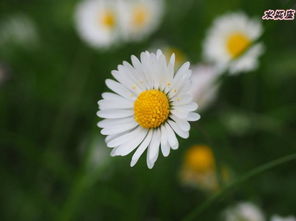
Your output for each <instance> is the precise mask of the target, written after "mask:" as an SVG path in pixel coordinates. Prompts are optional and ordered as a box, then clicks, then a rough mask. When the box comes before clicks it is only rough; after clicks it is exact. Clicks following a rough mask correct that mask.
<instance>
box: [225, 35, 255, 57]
mask: <svg viewBox="0 0 296 221" xmlns="http://www.w3.org/2000/svg"><path fill="white" fill-rule="evenodd" d="M250 44H251V40H250V38H249V37H248V36H246V35H245V34H243V33H240V32H235V33H233V34H231V35H229V37H228V39H227V42H226V47H227V50H228V52H229V54H230V55H231V57H232V58H235V57H238V56H239V55H240V54H241V53H242V52H244V51H245V50H246V49H247V48H248V47H249V46H250Z"/></svg>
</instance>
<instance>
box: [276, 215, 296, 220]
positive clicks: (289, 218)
mask: <svg viewBox="0 0 296 221" xmlns="http://www.w3.org/2000/svg"><path fill="white" fill-rule="evenodd" d="M270 221H296V218H295V217H294V216H287V217H281V216H279V215H273V216H272V217H271V219H270Z"/></svg>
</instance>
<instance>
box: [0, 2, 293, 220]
mask: <svg viewBox="0 0 296 221" xmlns="http://www.w3.org/2000/svg"><path fill="white" fill-rule="evenodd" d="M77 3H78V1H73V0H63V1H49V0H45V1H37V0H27V1H21V0H19V1H17V0H1V2H0V22H1V21H4V20H5V19H6V18H7V17H8V16H12V15H14V14H17V15H19V14H21V15H26V16H29V17H30V18H31V19H32V20H33V22H34V23H35V25H36V27H37V33H38V39H36V41H34V42H33V43H32V45H18V44H15V43H13V42H12V43H9V44H8V43H7V44H5V45H3V44H2V45H1V48H0V63H1V64H2V65H3V67H4V66H5V70H6V71H7V72H8V74H9V76H8V77H7V79H6V80H5V81H4V82H2V83H1V86H0V125H1V127H0V148H1V149H0V165H1V166H0V220H89V221H91V220H181V219H182V218H184V217H185V216H186V215H187V214H188V213H189V212H190V211H192V210H193V209H194V208H196V207H197V206H199V205H201V204H202V203H203V202H204V201H205V200H206V199H207V198H208V197H209V194H208V193H205V192H202V191H200V190H198V189H195V188H188V187H184V186H183V185H182V184H181V182H180V179H179V171H180V168H181V166H182V160H183V156H184V153H185V151H186V149H188V148H189V147H190V146H192V145H195V144H206V145H210V146H211V147H212V149H213V151H214V153H215V157H216V160H217V162H218V163H217V164H218V166H219V165H221V164H227V165H228V167H229V168H230V169H231V171H232V173H233V176H234V177H236V176H237V175H241V174H244V173H246V172H247V171H250V170H251V169H253V168H255V167H257V166H259V165H261V164H263V163H266V162H268V161H271V160H274V159H276V158H279V157H281V156H284V155H288V154H292V153H295V152H296V147H295V144H296V142H295V127H296V124H295V112H296V103H295V102H296V100H295V98H296V97H295V92H296V90H295V83H296V44H295V39H296V25H295V20H294V21H264V22H263V27H264V30H265V31H264V35H263V37H262V39H261V40H262V42H263V43H264V44H265V47H266V52H265V54H264V55H263V56H262V57H261V58H260V66H259V68H258V69H257V70H256V71H253V72H250V73H247V74H242V75H239V76H228V77H225V78H223V83H222V84H221V85H222V87H221V88H220V90H219V93H218V97H217V99H216V101H215V103H214V104H213V105H212V106H211V107H210V108H209V109H207V110H206V111H204V112H202V113H201V114H202V119H201V120H200V121H198V122H197V123H194V125H193V129H192V130H191V136H190V138H189V139H188V140H182V141H180V143H181V146H180V148H179V150H178V151H173V152H171V154H170V156H169V157H168V158H164V157H159V159H158V160H157V163H156V166H155V167H154V168H153V169H152V170H149V169H147V166H146V163H145V160H144V158H145V157H142V159H141V160H140V162H139V163H138V164H137V165H136V166H135V167H134V168H130V166H129V162H130V158H131V156H128V157H118V158H111V157H109V156H107V157H105V158H104V157H103V158H104V159H101V158H100V156H103V155H104V154H106V153H105V152H104V151H102V153H100V152H99V153H98V154H97V155H95V154H94V152H93V151H95V150H94V149H96V148H101V149H104V150H106V151H107V152H108V151H109V149H107V148H106V147H105V144H104V142H103V140H102V139H103V138H102V136H101V135H100V133H99V131H100V130H99V129H98V128H97V127H96V123H97V121H98V120H99V119H98V117H97V116H96V111H97V108H98V107H97V101H98V100H99V99H100V94H101V93H102V92H103V91H106V90H107V88H106V86H105V83H104V81H105V79H106V78H108V77H110V76H111V75H110V72H111V70H113V69H115V68H116V67H117V65H118V64H119V63H121V62H122V61H123V60H128V61H129V58H130V55H132V54H135V55H136V56H139V54H140V52H141V51H143V50H147V49H150V48H152V47H153V46H154V45H155V44H157V43H158V42H164V43H165V44H167V45H170V46H173V47H176V48H179V49H180V50H182V51H183V52H184V53H185V54H186V55H187V58H188V60H189V61H190V62H192V63H197V62H199V61H200V60H201V48H202V40H203V39H204V37H205V34H206V30H207V29H208V28H209V27H210V25H211V24H212V22H213V20H214V19H215V18H216V17H217V16H219V15H222V14H224V13H227V12H232V11H237V10H240V11H243V12H245V13H247V14H248V15H249V16H251V17H258V18H261V16H262V15H263V12H264V10H267V9H282V8H283V9H289V8H293V7H294V9H295V4H296V2H295V1H284V0H283V1H279V0H278V1H271V0H258V1H255V0H252V1H247V0H196V1H194V0H171V1H169V0H167V2H166V3H167V4H166V13H165V16H164V18H163V21H162V23H161V25H160V27H159V29H158V30H157V31H156V32H155V33H153V34H152V35H151V36H150V37H149V38H147V39H145V40H143V41H141V42H138V43H124V44H122V45H120V46H118V47H116V48H111V49H109V50H103V51H100V50H96V49H92V48H90V47H88V46H87V45H86V44H85V43H84V42H83V41H82V40H81V39H80V38H79V37H78V34H77V32H76V29H75V25H74V22H73V13H74V9H75V6H76V4H77ZM97 140H98V141H97ZM107 154H108V153H107ZM95 156H98V158H96V157H95ZM295 171H296V162H295V161H292V162H289V163H287V164H284V165H281V166H280V167H277V168H275V169H273V170H270V171H268V172H266V173H264V174H261V175H260V176H256V177H255V178H253V179H250V180H248V181H247V182H246V183H244V184H242V185H239V186H237V187H236V188H235V189H233V190H231V191H229V193H227V194H226V195H225V196H224V197H223V199H222V200H220V201H219V202H216V203H214V204H213V205H211V206H210V207H209V208H208V209H207V210H206V211H205V212H204V213H203V214H202V216H200V217H198V218H197V219H196V220H201V221H207V220H209V221H214V220H220V218H221V212H222V211H223V210H224V209H225V208H226V207H228V206H229V205H232V204H234V203H235V202H238V201H245V200H248V201H252V202H255V203H256V204H257V205H259V206H260V207H261V208H262V209H263V210H264V212H265V214H266V216H267V217H269V216H270V215H272V214H274V213H280V214H283V215H288V214H294V215H296V174H295Z"/></svg>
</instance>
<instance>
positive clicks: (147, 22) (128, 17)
mask: <svg viewBox="0 0 296 221" xmlns="http://www.w3.org/2000/svg"><path fill="white" fill-rule="evenodd" d="M163 14H164V2H163V0H121V1H120V2H119V15H120V25H121V27H122V31H123V35H124V38H125V39H126V40H127V41H133V40H136V41H138V40H141V39H143V38H145V37H147V36H149V35H150V34H151V33H152V32H153V31H155V29H156V28H157V27H158V26H159V24H160V23H161V18H162V16H163Z"/></svg>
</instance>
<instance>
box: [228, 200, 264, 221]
mask: <svg viewBox="0 0 296 221" xmlns="http://www.w3.org/2000/svg"><path fill="white" fill-rule="evenodd" d="M224 215H225V217H224V218H225V221H238V220H243V221H265V217H264V214H263V212H262V211H261V209H260V208H259V207H258V206H256V205H255V204H253V203H250V202H242V203H239V204H237V205H236V206H234V207H231V208H229V209H227V210H226V212H225V214H224Z"/></svg>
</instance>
